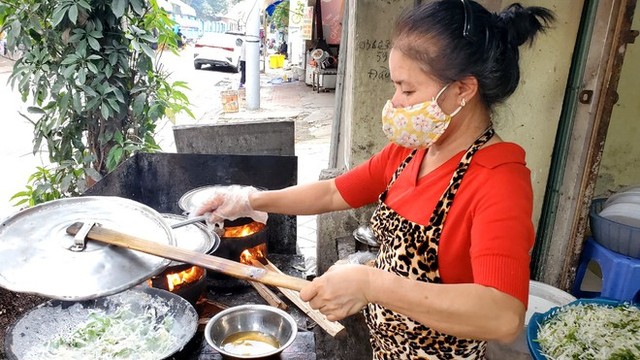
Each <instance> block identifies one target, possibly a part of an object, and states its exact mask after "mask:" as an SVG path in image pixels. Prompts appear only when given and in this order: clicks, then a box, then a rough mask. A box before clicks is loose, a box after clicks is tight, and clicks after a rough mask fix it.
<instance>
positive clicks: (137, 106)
mask: <svg viewBox="0 0 640 360" xmlns="http://www.w3.org/2000/svg"><path fill="white" fill-rule="evenodd" d="M146 100H147V97H146V96H145V94H144V93H141V94H138V96H136V99H135V100H134V101H133V114H134V115H135V116H138V115H140V114H142V111H143V110H144V104H145V102H146Z"/></svg>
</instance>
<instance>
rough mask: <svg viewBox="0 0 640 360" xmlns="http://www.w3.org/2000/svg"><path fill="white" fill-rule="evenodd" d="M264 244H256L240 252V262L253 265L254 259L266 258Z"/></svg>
mask: <svg viewBox="0 0 640 360" xmlns="http://www.w3.org/2000/svg"><path fill="white" fill-rule="evenodd" d="M263 247H264V245H258V246H254V247H252V248H250V249H245V250H244V251H243V252H242V253H241V254H240V262H241V263H243V264H247V265H251V261H252V260H259V259H264V257H265V256H264V251H263V250H262V248H263Z"/></svg>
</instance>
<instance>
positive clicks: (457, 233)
mask: <svg viewBox="0 0 640 360" xmlns="http://www.w3.org/2000/svg"><path fill="white" fill-rule="evenodd" d="M410 152H411V150H409V149H406V148H403V147H399V146H397V145H394V144H389V145H387V146H386V147H385V148H384V149H383V150H382V151H380V152H379V153H377V154H376V155H374V156H373V157H372V158H371V159H369V160H368V161H366V162H365V163H363V164H361V165H359V166H357V167H356V168H354V169H353V170H351V171H349V172H347V173H345V174H343V175H341V176H339V177H338V178H336V185H337V188H338V190H339V191H340V194H341V195H342V197H343V198H344V200H345V201H346V202H347V203H348V204H349V205H350V206H352V207H354V208H356V207H360V206H363V205H366V204H371V203H373V202H375V201H377V199H378V196H379V195H380V193H382V191H384V189H385V188H386V186H387V184H388V183H389V181H390V180H391V177H392V176H393V173H394V172H395V171H396V169H397V168H398V166H399V165H400V164H401V163H402V161H403V160H404V159H405V158H406V157H407V155H409V153H410ZM425 154H426V150H419V151H418V152H417V154H416V156H415V157H414V159H413V160H411V162H410V163H409V164H408V165H407V167H406V168H405V169H404V171H403V172H402V174H401V175H400V176H399V177H398V179H397V180H396V182H395V183H394V184H393V186H392V187H391V188H390V189H389V192H388V194H387V198H386V200H385V203H386V204H387V205H388V206H389V207H391V208H392V209H394V210H395V211H396V212H397V213H399V214H400V215H402V216H403V217H405V218H406V219H408V220H411V221H413V222H415V223H419V224H423V225H427V224H428V221H429V217H430V216H431V214H432V212H433V210H434V207H435V205H436V203H437V201H438V200H439V199H440V196H441V195H442V194H443V192H444V191H445V190H446V188H447V186H448V185H449V181H450V180H451V176H452V175H453V172H454V170H455V169H456V167H457V165H458V163H459V162H460V160H461V158H462V156H463V154H464V152H463V151H462V152H460V153H458V154H457V155H456V156H454V157H452V158H451V159H449V160H448V161H447V162H446V163H444V164H442V165H441V166H440V167H438V168H437V169H435V170H434V171H432V172H430V173H429V174H427V175H425V176H423V177H421V178H418V173H419V170H420V164H421V163H422V159H423V158H424V156H425ZM530 175H531V174H530V171H529V169H528V168H527V167H526V163H525V152H524V150H523V149H522V148H521V147H520V146H518V145H516V144H513V143H508V142H501V143H497V144H494V145H490V146H487V147H485V148H482V149H480V150H479V151H478V152H477V153H476V154H475V156H474V157H473V160H472V162H471V165H470V166H469V170H468V171H467V173H466V175H465V176H464V178H463V180H462V184H461V185H460V189H459V190H458V193H457V194H456V197H455V199H454V201H453V205H452V206H451V209H450V211H449V214H448V216H447V219H446V222H445V225H444V229H443V231H442V235H441V238H440V246H439V253H438V262H439V270H440V277H441V278H442V281H443V283H446V284H457V283H477V284H481V285H484V286H490V287H493V288H495V289H497V290H499V291H502V292H504V293H506V294H509V295H512V296H514V297H515V298H517V299H519V300H520V301H521V302H522V303H523V304H524V305H525V306H527V301H528V293H529V263H530V251H531V249H532V246H533V242H534V229H533V223H532V221H531V218H532V208H533V191H532V188H531V177H530Z"/></svg>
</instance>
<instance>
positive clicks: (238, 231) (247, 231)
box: [223, 221, 265, 238]
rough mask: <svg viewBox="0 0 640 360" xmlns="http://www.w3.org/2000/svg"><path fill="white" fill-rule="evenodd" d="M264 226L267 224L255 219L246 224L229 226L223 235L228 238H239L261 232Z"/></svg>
mask: <svg viewBox="0 0 640 360" xmlns="http://www.w3.org/2000/svg"><path fill="white" fill-rule="evenodd" d="M264 227H265V225H264V224H263V223H260V222H257V221H254V222H252V223H249V224H246V225H241V226H234V227H227V228H225V229H224V235H223V236H224V237H226V238H238V237H244V236H249V235H252V234H255V233H257V232H259V231H260V230H262V229H264Z"/></svg>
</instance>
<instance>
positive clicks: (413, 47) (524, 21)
mask: <svg viewBox="0 0 640 360" xmlns="http://www.w3.org/2000/svg"><path fill="white" fill-rule="evenodd" d="M554 20H555V16H554V14H553V12H551V11H550V10H548V9H545V8H542V7H526V8H525V7H522V5H520V4H518V3H516V4H512V5H510V6H509V7H508V8H506V9H505V10H503V11H502V12H500V13H490V12H489V11H487V9H485V8H484V7H482V6H481V5H479V4H478V3H476V2H475V1H472V0H438V1H434V2H430V3H428V4H424V5H420V6H418V7H416V8H413V9H409V10H405V12H404V13H403V14H402V15H401V16H400V18H399V19H398V21H397V23H396V26H395V30H394V33H393V37H392V39H393V48H394V49H396V50H399V51H401V52H402V53H403V54H405V55H406V56H407V57H409V58H411V59H413V60H416V61H417V62H418V63H419V64H420V66H421V67H422V68H423V70H425V71H426V72H428V73H430V74H431V75H433V76H434V77H436V78H437V79H439V80H440V81H442V82H443V83H450V82H453V81H456V80H460V79H462V78H464V77H466V76H469V75H471V76H473V77H475V78H476V79H477V80H478V88H479V89H478V91H479V94H480V97H481V99H482V100H483V101H484V103H485V104H486V105H487V107H489V108H493V107H494V105H496V104H499V103H501V102H502V101H504V100H505V99H507V98H508V97H509V96H510V95H511V94H513V92H514V91H515V90H516V87H517V86H518V82H519V80H520V67H519V65H518V60H519V57H520V55H519V52H518V47H519V46H520V45H522V44H524V43H525V42H527V41H528V42H529V43H530V44H531V43H532V42H533V39H534V38H535V36H536V34H537V33H538V32H544V31H545V30H546V29H547V28H548V27H549V25H550V23H552V22H553V21H554Z"/></svg>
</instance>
